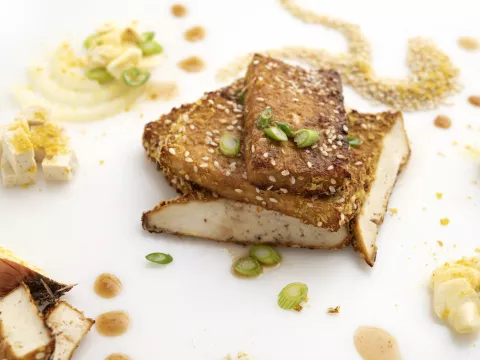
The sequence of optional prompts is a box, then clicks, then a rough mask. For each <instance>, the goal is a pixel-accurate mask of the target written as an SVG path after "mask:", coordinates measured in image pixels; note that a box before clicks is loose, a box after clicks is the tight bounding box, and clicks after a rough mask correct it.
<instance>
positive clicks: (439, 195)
mask: <svg viewBox="0 0 480 360" xmlns="http://www.w3.org/2000/svg"><path fill="white" fill-rule="evenodd" d="M435 196H436V197H437V199H438V200H440V199H441V198H442V197H443V193H441V192H437V193H436V194H435Z"/></svg>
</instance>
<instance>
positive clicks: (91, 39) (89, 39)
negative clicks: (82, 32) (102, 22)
mask: <svg viewBox="0 0 480 360" xmlns="http://www.w3.org/2000/svg"><path fill="white" fill-rule="evenodd" d="M99 36H100V34H93V35H90V36H89V37H87V38H86V39H85V41H84V42H83V46H85V49H87V50H88V49H90V48H91V47H92V46H93V45H96V43H97V40H98V37H99Z"/></svg>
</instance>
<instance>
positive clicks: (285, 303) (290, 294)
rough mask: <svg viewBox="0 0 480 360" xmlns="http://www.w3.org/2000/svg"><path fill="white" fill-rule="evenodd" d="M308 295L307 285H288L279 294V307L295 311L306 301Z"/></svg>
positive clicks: (297, 283)
mask: <svg viewBox="0 0 480 360" xmlns="http://www.w3.org/2000/svg"><path fill="white" fill-rule="evenodd" d="M307 294H308V287H307V285H305V284H303V283H300V282H294V283H291V284H288V285H287V286H285V287H284V288H283V290H282V291H280V294H278V306H280V307H281V308H282V309H285V310H290V309H294V308H296V307H297V306H298V305H300V303H301V302H302V301H303V300H305V298H306V297H307Z"/></svg>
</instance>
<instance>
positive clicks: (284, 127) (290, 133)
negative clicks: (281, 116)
mask: <svg viewBox="0 0 480 360" xmlns="http://www.w3.org/2000/svg"><path fill="white" fill-rule="evenodd" d="M275 124H276V125H277V126H278V127H279V128H280V130H282V131H283V132H284V133H285V134H287V136H288V137H293V133H294V131H293V128H292V127H291V126H290V125H288V124H286V123H284V122H281V121H275Z"/></svg>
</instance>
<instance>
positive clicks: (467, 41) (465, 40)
mask: <svg viewBox="0 0 480 360" xmlns="http://www.w3.org/2000/svg"><path fill="white" fill-rule="evenodd" d="M457 43H458V46H460V47H461V48H462V49H464V50H470V51H473V50H478V49H480V43H479V42H478V40H477V39H475V38H473V37H470V36H462V37H460V38H458V40H457Z"/></svg>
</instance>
